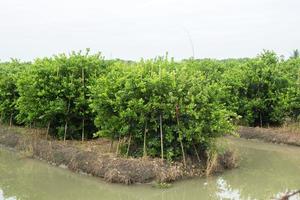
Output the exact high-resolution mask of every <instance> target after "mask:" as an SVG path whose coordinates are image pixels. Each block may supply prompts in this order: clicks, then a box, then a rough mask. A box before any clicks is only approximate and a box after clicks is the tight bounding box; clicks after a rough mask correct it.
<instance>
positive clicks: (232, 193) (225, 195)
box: [216, 177, 241, 200]
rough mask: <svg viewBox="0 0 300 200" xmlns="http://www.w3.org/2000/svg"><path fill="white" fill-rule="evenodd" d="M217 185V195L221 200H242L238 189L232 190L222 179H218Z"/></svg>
mask: <svg viewBox="0 0 300 200" xmlns="http://www.w3.org/2000/svg"><path fill="white" fill-rule="evenodd" d="M216 184H217V188H218V190H217V192H216V195H217V197H218V198H219V199H232V200H240V199H241V194H240V191H239V190H238V189H232V188H231V186H230V185H229V184H228V183H227V182H226V181H225V180H224V179H223V178H222V177H220V178H218V179H217V183H216Z"/></svg>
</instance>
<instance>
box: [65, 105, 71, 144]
mask: <svg viewBox="0 0 300 200" xmlns="http://www.w3.org/2000/svg"><path fill="white" fill-rule="evenodd" d="M70 106H71V102H70V99H69V102H68V111H67V115H69V112H70ZM67 117H68V116H67ZM67 117H66V118H67ZM67 130H68V120H67V119H66V121H65V133H64V142H66V139H67Z"/></svg>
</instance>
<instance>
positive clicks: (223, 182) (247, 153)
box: [0, 139, 300, 200]
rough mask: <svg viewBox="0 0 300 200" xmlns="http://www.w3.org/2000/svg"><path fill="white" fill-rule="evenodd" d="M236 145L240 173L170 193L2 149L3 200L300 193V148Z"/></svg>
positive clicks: (187, 199) (245, 198) (191, 199)
mask: <svg viewBox="0 0 300 200" xmlns="http://www.w3.org/2000/svg"><path fill="white" fill-rule="evenodd" d="M232 145H235V146H237V148H238V149H239V150H240V153H241V157H242V161H241V163H240V167H239V168H238V169H235V170H229V171H226V172H225V173H223V174H221V175H219V176H214V177H208V178H195V179H192V180H188V181H182V182H178V183H175V184H174V186H173V187H172V188H170V189H166V190H162V189H156V188H152V187H151V186H149V185H134V186H123V185H117V184H108V183H104V182H102V181H101V180H99V179H97V178H93V177H88V176H84V175H79V174H75V173H72V172H69V171H68V170H64V169H60V168H56V167H52V166H49V165H47V164H45V163H43V162H39V161H35V160H30V159H23V158H19V157H18V156H16V155H15V154H14V153H12V152H8V151H5V150H1V149H0V200H56V199H59V200H82V199H84V200H199V199H203V200H205V199H212V200H221V199H222V200H223V199H224V200H225V199H232V200H250V199H251V200H252V199H271V198H272V197H274V198H278V197H280V196H282V194H284V193H285V192H287V190H296V189H300V176H299V175H298V172H299V171H300V156H299V155H300V148H295V147H288V146H280V145H272V144H265V143H261V142H253V141H246V140H242V139H234V140H233V144H232ZM291 199H294V200H300V197H299V195H298V196H294V197H293V198H291Z"/></svg>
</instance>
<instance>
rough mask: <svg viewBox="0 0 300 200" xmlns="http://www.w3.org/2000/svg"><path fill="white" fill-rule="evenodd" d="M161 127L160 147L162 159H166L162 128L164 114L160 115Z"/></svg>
mask: <svg viewBox="0 0 300 200" xmlns="http://www.w3.org/2000/svg"><path fill="white" fill-rule="evenodd" d="M159 128H160V148H161V159H162V160H164V140H163V130H162V116H161V114H160V115H159Z"/></svg>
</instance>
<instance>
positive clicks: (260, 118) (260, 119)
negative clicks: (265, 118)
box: [259, 111, 263, 128]
mask: <svg viewBox="0 0 300 200" xmlns="http://www.w3.org/2000/svg"><path fill="white" fill-rule="evenodd" d="M259 121H260V127H261V128H262V126H263V123H262V116H261V111H259Z"/></svg>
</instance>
